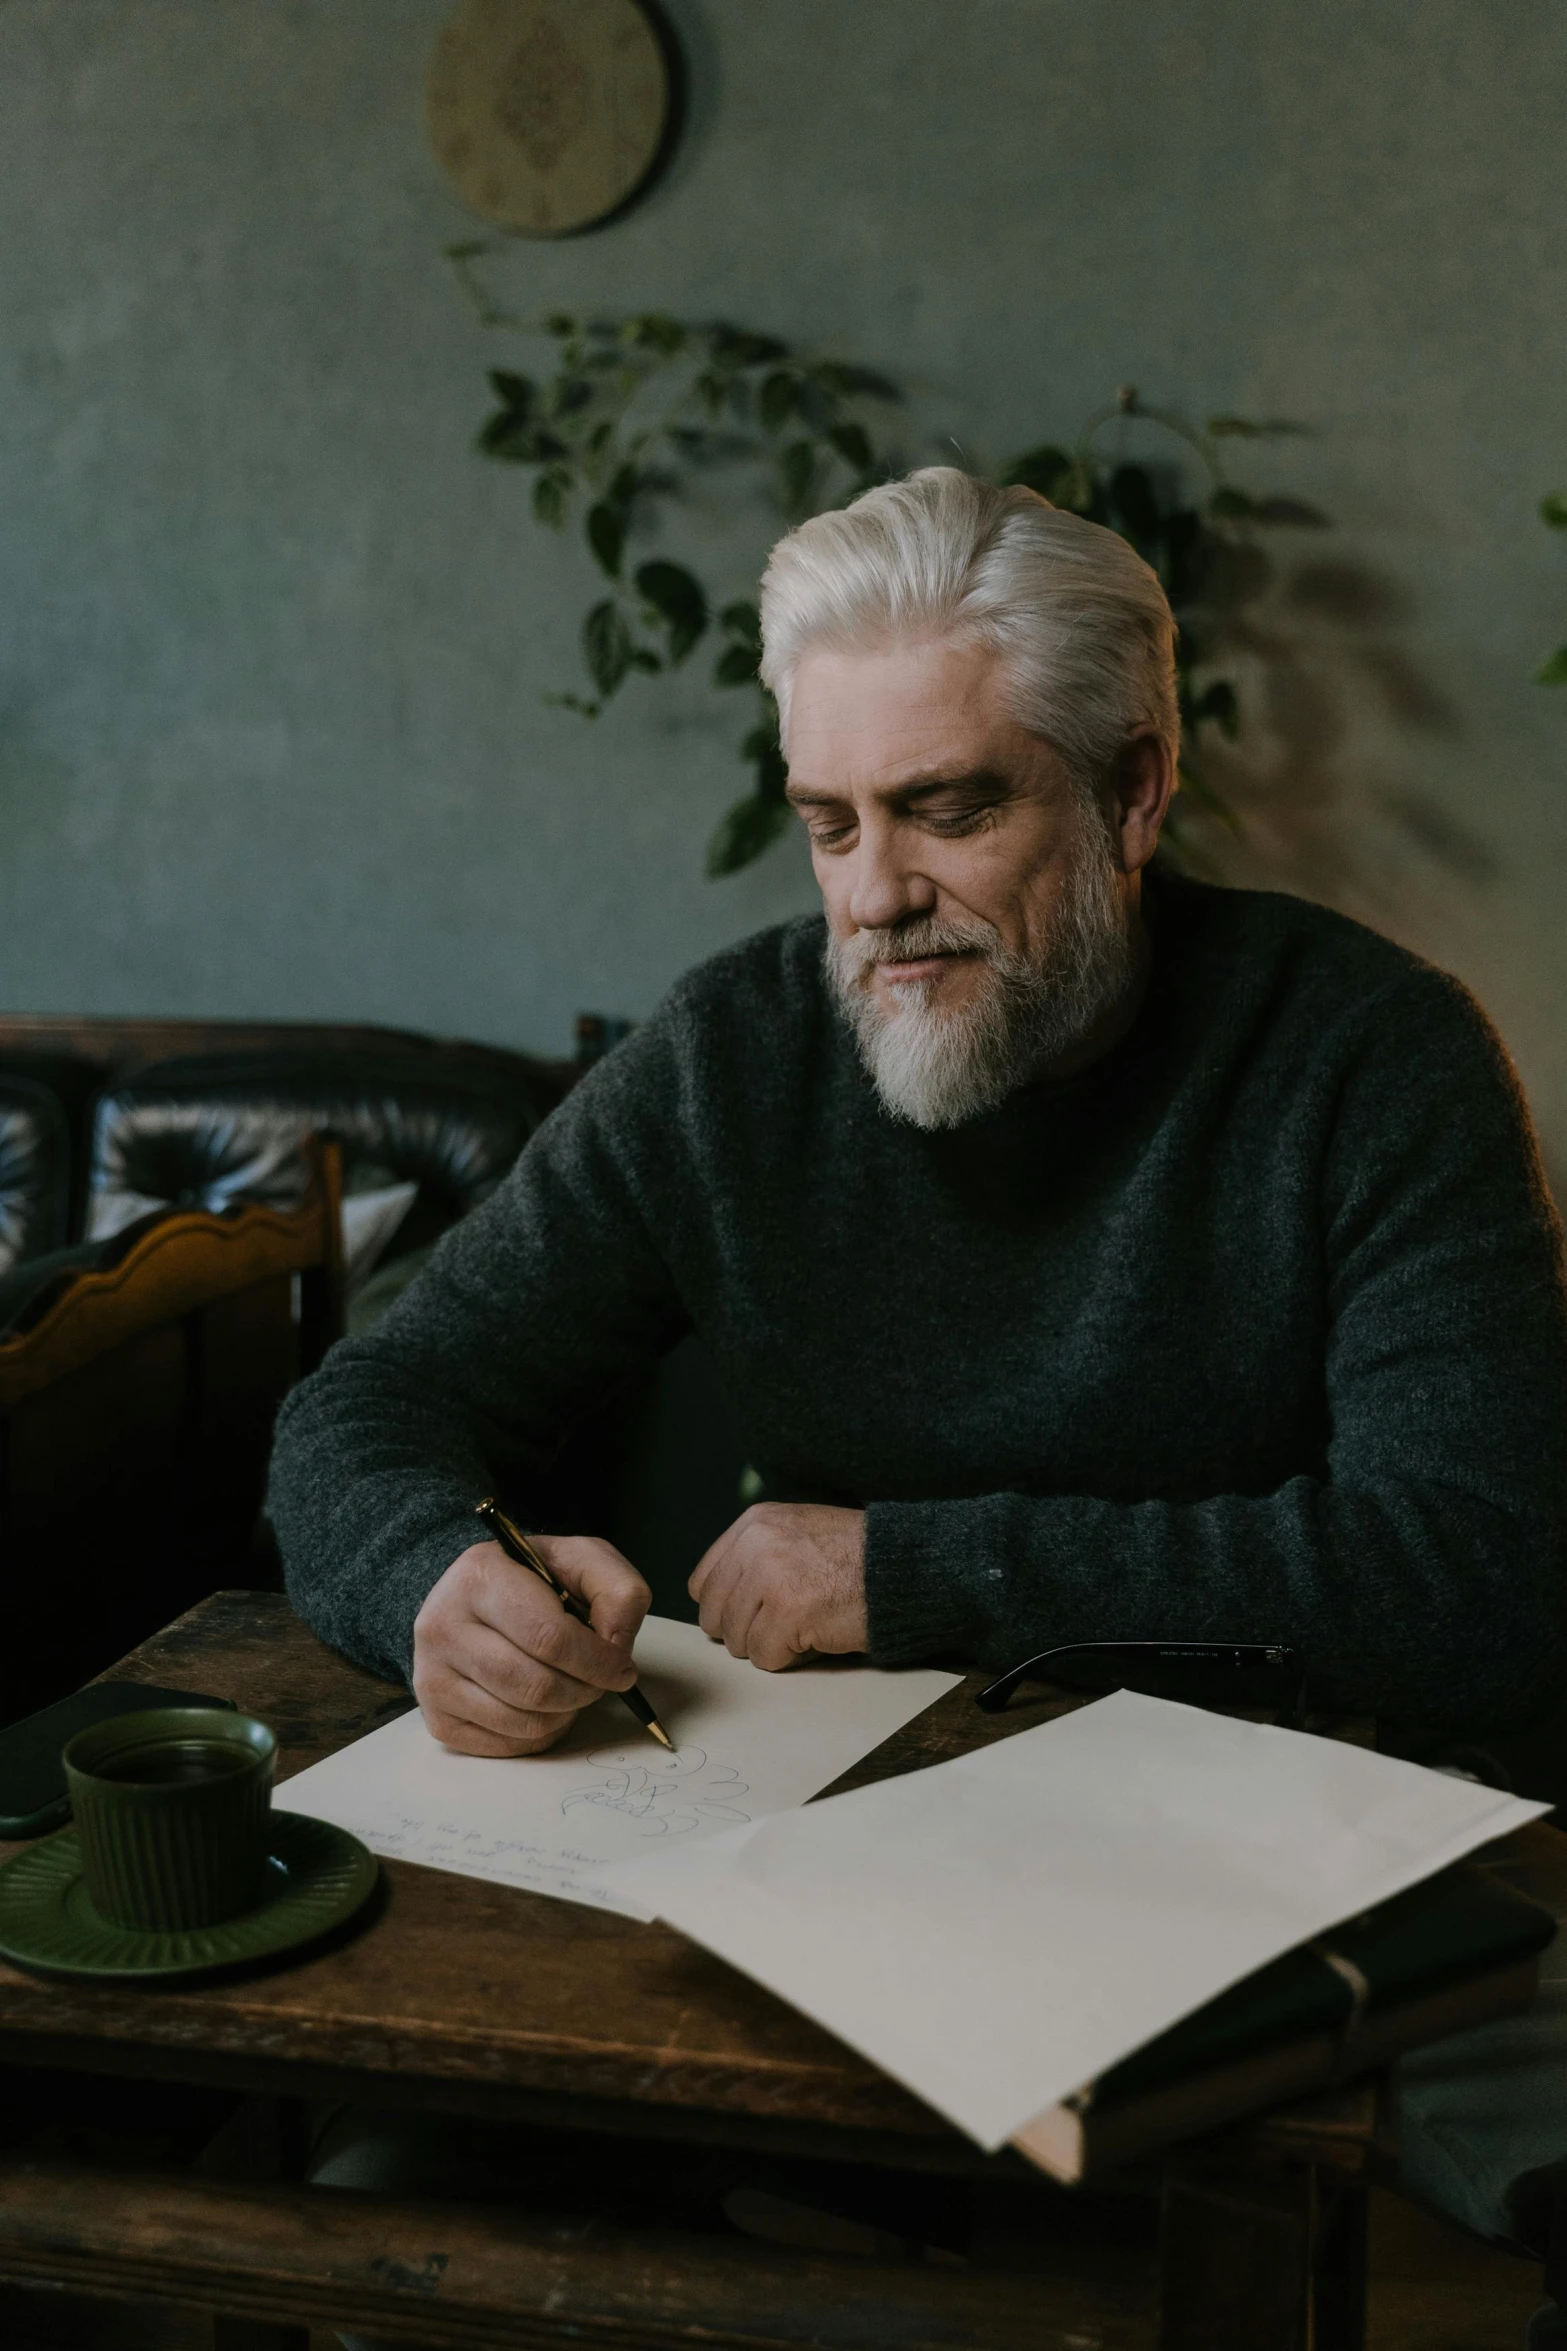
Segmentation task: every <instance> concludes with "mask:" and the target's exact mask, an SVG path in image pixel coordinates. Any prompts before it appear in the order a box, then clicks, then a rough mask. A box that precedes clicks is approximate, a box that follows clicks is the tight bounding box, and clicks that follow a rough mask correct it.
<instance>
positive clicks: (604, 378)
mask: <svg viewBox="0 0 1567 2351" xmlns="http://www.w3.org/2000/svg"><path fill="white" fill-rule="evenodd" d="M488 250H489V248H488V247H487V246H485V245H483V244H472V243H471V244H464V245H456V246H452V247H450V248H448V254H449V258H450V259H451V261H452V263H453V265H454V267H455V268H456V270H457V272H458V274H459V277H460V278H461V280H462V282H463V284H464V286H465V287H466V289H467V291H468V293H469V294H470V296H471V297H472V299H473V301H474V303H475V306H476V307H477V309H478V311H479V315H480V317H481V318H482V319H483V321H484V322H485V324H487V325H490V326H497V327H508V328H512V329H523V330H525V331H529V332H532V333H534V334H539V333H542V334H543V335H544V336H546V337H547V338H548V339H549V340H550V341H551V342H552V344H553V346H554V353H553V364H552V366H551V368H550V370H549V372H548V373H547V374H546V375H545V376H544V377H543V379H542V380H536V379H535V378H534V377H532V376H528V375H523V374H520V373H518V372H516V371H514V370H512V369H507V368H495V369H492V370H491V371H490V379H489V380H490V386H491V390H492V391H493V393H494V395H495V400H496V403H497V405H496V406H495V408H494V410H493V412H492V413H491V415H490V416H489V417H488V418H487V419H486V421H485V423H484V424H483V426H482V427H481V428H480V431H479V435H478V441H477V446H478V448H479V450H480V451H481V453H482V454H483V455H484V456H485V457H488V458H492V459H495V460H497V461H498V462H500V463H503V464H510V465H521V466H525V467H528V468H529V469H530V470H531V471H532V474H533V491H532V510H533V516H534V519H535V521H537V522H539V523H541V524H543V525H544V526H546V527H547V528H549V529H552V530H556V531H560V530H564V529H565V528H566V527H567V526H568V525H570V524H575V525H576V526H577V527H578V528H580V530H581V532H582V534H583V538H584V540H585V542H586V545H587V549H588V552H589V554H590V555H591V557H592V559H593V562H594V564H595V565H596V566H597V568H598V571H599V573H600V574H601V576H602V580H603V592H602V593H601V594H600V595H599V596H598V597H597V599H596V600H595V602H594V603H593V605H592V606H591V608H590V609H589V611H588V612H587V613H586V615H585V616H584V618H583V622H582V632H581V642H582V656H583V665H584V669H585V671H586V673H587V681H588V684H589V686H590V688H591V691H589V692H586V693H581V692H568V693H560V694H554V695H551V696H550V697H549V699H550V700H551V701H553V702H554V703H556V704H557V705H558V706H561V707H564V708H566V709H569V710H574V711H577V712H578V713H579V714H580V715H581V716H582V717H584V718H589V719H592V718H597V717H598V716H599V714H600V712H601V711H603V709H604V708H605V706H606V704H608V703H609V702H610V701H611V700H612V699H613V698H614V696H615V695H616V694H618V693H619V692H620V691H621V689H622V687H624V686H625V685H626V683H627V682H628V681H629V680H630V679H632V678H634V677H638V676H641V677H657V676H661V675H663V674H665V673H667V672H670V671H673V670H677V669H680V668H682V667H683V666H684V664H685V663H686V662H687V661H689V660H690V659H691V658H692V656H693V655H694V654H695V653H696V651H697V649H698V647H700V646H702V645H703V644H704V643H705V644H707V646H708V649H709V654H710V656H711V658H712V669H711V673H710V674H711V679H712V683H713V686H714V688H715V689H717V690H718V691H720V692H724V693H729V692H741V693H745V694H747V695H749V696H750V697H751V700H752V712H751V718H750V723H749V724H748V726H747V727H746V730H745V732H744V734H743V735H742V736H741V737H740V739H739V742H738V745H737V749H738V753H739V757H740V759H741V760H742V762H743V763H744V764H745V765H746V766H747V767H748V768H749V769H750V770H751V775H752V782H751V787H750V789H749V790H748V791H747V792H746V794H745V795H744V797H743V798H742V799H740V800H738V801H736V802H735V804H734V806H733V807H732V808H730V809H729V811H728V812H727V814H726V815H725V816H724V817H723V818H722V819H721V820H720V822H719V824H718V826H717V828H716V830H715V831H714V833H713V835H712V837H711V839H710V840H709V842H708V845H707V858H706V866H707V872H708V874H709V875H710V876H714V877H717V876H719V875H723V874H730V873H735V872H738V871H739V869H740V868H741V867H742V866H746V865H749V864H751V863H752V861H753V860H754V859H756V858H758V857H760V856H761V855H762V853H763V851H764V850H765V849H766V848H767V847H768V846H769V844H770V843H771V842H772V841H774V840H775V839H776V838H777V837H778V835H779V834H780V833H781V832H782V831H783V830H784V828H785V826H786V825H787V823H788V821H789V807H788V803H787V801H786V800H785V798H784V782H785V769H784V761H783V753H782V751H781V749H780V747H779V740H778V712H777V708H776V705H775V704H774V702H773V698H772V696H771V695H770V694H769V693H768V692H767V690H766V688H765V687H764V686H763V684H762V682H761V679H760V677H759V676H758V674H757V667H758V663H759V661H760V658H761V650H762V641H761V619H760V615H759V612H758V608H757V604H756V600H755V597H754V596H736V597H733V598H731V599H729V600H727V601H720V600H719V598H718V597H717V596H716V595H715V594H714V593H713V592H712V591H711V590H710V589H709V588H708V587H707V586H706V585H705V584H704V583H703V581H702V580H701V579H700V578H699V577H698V576H697V574H696V573H695V572H694V571H693V570H692V569H691V568H690V566H689V565H687V564H683V563H676V562H673V561H671V560H670V559H668V558H667V557H662V556H654V557H650V558H648V559H647V560H646V561H643V562H641V563H635V562H633V560H632V558H631V548H632V543H633V540H638V541H640V540H643V539H645V538H646V537H647V536H649V535H651V532H652V530H653V528H654V526H655V525H656V524H657V523H658V521H659V520H660V519H661V518H662V515H663V510H664V508H665V506H666V504H667V502H668V501H670V500H671V499H673V498H675V497H676V496H677V495H678V494H679V493H680V491H681V490H682V489H683V488H684V487H685V485H686V484H687V483H688V482H689V481H690V480H691V479H692V478H693V477H695V476H696V475H697V474H699V473H708V472H711V471H712V470H713V469H715V468H717V467H723V466H731V467H739V468H742V469H747V470H749V471H750V472H751V473H752V474H755V473H756V472H758V471H760V472H761V473H762V474H763V475H764V476H765V478H766V480H767V482H768V484H769V487H770V489H771V492H772V498H773V503H774V505H775V506H776V509H777V511H778V514H779V515H780V517H781V518H782V520H783V521H784V522H785V523H787V524H792V523H796V522H801V521H803V520H804V519H805V518H806V517H807V516H808V515H812V514H819V513H822V512H824V511H825V510H827V509H828V508H830V507H837V506H843V505H846V504H847V503H848V501H849V500H850V499H851V498H854V497H857V496H858V495H859V493H860V492H861V491H862V490H865V489H869V488H870V487H871V486H872V485H873V484H875V483H877V482H880V481H885V480H888V479H890V478H891V477H892V476H894V475H896V474H898V473H900V472H902V471H903V470H905V466H906V462H907V461H906V459H905V458H904V456H903V455H902V453H901V451H900V450H899V448H898V446H897V443H896V441H895V440H894V439H893V438H892V435H891V428H892V426H893V425H894V424H895V423H896V421H897V412H898V411H899V410H900V409H901V408H902V407H903V393H902V390H901V388H900V387H899V385H898V384H897V383H895V382H894V381H893V380H892V379H891V378H890V377H888V376H885V375H883V374H881V373H880V372H879V371H877V370H875V369H872V368H868V367H862V366H858V365H855V364H851V363H849V362H846V361H844V360H842V359H837V358H830V357H822V356H819V355H816V354H812V353H807V352H802V351H800V350H798V349H796V348H795V347H794V346H792V345H790V344H788V343H786V342H784V341H783V340H782V339H781V338H780V337H778V336H775V335H766V334H760V333H757V332H755V331H753V330H751V329H748V328H743V327H736V326H732V325H728V324H725V323H717V324H708V325H696V324H692V323H690V322H688V321H684V320H680V319H674V318H670V317H667V316H665V315H664V314H663V313H661V312H657V311H646V312H640V313H637V314H635V315H633V316H630V317H625V318H605V319H597V318H582V317H578V316H576V315H572V314H566V313H559V314H555V315H553V316H550V317H547V318H544V319H542V320H527V319H523V318H520V317H517V316H515V315H514V314H512V313H510V312H507V311H504V310H502V309H500V308H499V307H498V306H497V305H496V304H495V303H494V302H493V301H492V300H491V298H490V296H489V294H488V292H487V290H486V288H485V286H484V284H483V282H482V280H481V279H480V277H479V276H478V273H477V270H476V268H475V264H476V263H477V261H478V260H479V259H480V258H481V257H482V256H483V255H484V254H485V253H486V252H487V251H488ZM1127 417H1135V418H1139V419H1141V420H1143V421H1144V422H1145V423H1148V424H1152V425H1155V426H1158V427H1160V428H1162V429H1163V431H1164V432H1166V433H1167V434H1169V435H1171V436H1173V437H1174V439H1175V440H1176V441H1177V442H1178V443H1180V444H1181V445H1182V448H1183V451H1184V452H1185V454H1186V456H1187V457H1188V458H1195V459H1196V461H1197V464H1198V466H1199V469H1200V473H1201V488H1200V491H1199V492H1198V494H1197V495H1196V496H1195V497H1191V496H1189V495H1188V494H1187V492H1186V491H1185V489H1184V487H1183V480H1184V476H1183V473H1182V471H1181V469H1180V468H1175V469H1171V470H1168V471H1167V470H1165V469H1161V468H1156V467H1152V466H1147V465H1140V464H1132V463H1127V462H1115V461H1112V459H1110V458H1109V457H1107V456H1106V455H1105V454H1104V451H1103V447H1102V443H1101V439H1100V436H1101V435H1102V433H1103V430H1104V428H1105V427H1106V426H1107V425H1108V424H1110V423H1111V422H1112V421H1113V420H1114V419H1116V418H1127ZM1295 429H1297V428H1295V427H1292V426H1289V425H1285V424H1276V423H1275V424H1269V423H1256V422H1252V421H1250V420H1248V419H1246V418H1243V417H1236V416H1218V417H1214V418H1212V419H1210V420H1209V423H1208V426H1207V428H1206V430H1205V431H1198V430H1197V429H1195V428H1194V427H1193V426H1191V425H1190V424H1189V423H1187V422H1186V420H1185V419H1184V418H1182V417H1180V416H1178V415H1175V414H1173V413H1171V412H1169V411H1166V410H1162V409H1154V408H1147V407H1144V406H1143V405H1142V403H1141V402H1140V401H1139V399H1138V396H1137V394H1136V392H1135V391H1133V390H1131V389H1129V388H1128V389H1125V390H1123V391H1122V392H1120V393H1119V394H1118V395H1117V397H1116V399H1115V401H1114V402H1113V403H1111V404H1110V405H1109V406H1107V407H1106V408H1104V409H1102V410H1100V411H1099V412H1097V413H1096V414H1095V415H1094V416H1092V417H1090V418H1089V420H1088V423H1087V425H1086V426H1085V427H1084V429H1083V431H1082V432H1081V433H1080V434H1079V436H1078V438H1077V440H1076V442H1075V443H1074V444H1073V445H1072V446H1071V447H1070V448H1062V447H1058V446H1056V445H1055V444H1054V443H1046V444H1045V445H1043V446H1041V447H1039V448H1036V449H1032V450H1030V451H1028V452H1027V454H1026V455H1024V456H1022V457H1018V458H1015V459H1013V460H1012V461H1011V463H1010V464H1008V465H1005V466H1003V467H1001V468H1000V469H999V470H998V471H997V473H996V475H995V478H996V479H997V480H998V481H1001V482H1022V483H1024V484H1026V485H1027V486H1028V487H1029V488H1031V489H1036V490H1038V491H1040V492H1041V493H1042V495H1043V496H1045V497H1047V498H1049V499H1050V500H1051V501H1052V503H1053V504H1055V505H1057V506H1065V507H1070V508H1071V509H1072V510H1073V511H1074V512H1075V513H1079V514H1083V515H1086V516H1087V517H1088V518H1089V519H1090V520H1092V521H1094V522H1101V523H1105V524H1107V525H1108V527H1109V528H1110V529H1112V530H1115V531H1119V532H1120V534H1121V535H1122V537H1123V538H1125V539H1127V540H1129V541H1130V543H1131V544H1132V545H1133V546H1134V547H1135V548H1136V549H1137V551H1138V553H1139V554H1140V555H1141V556H1143V558H1144V559H1145V561H1146V562H1148V563H1149V564H1151V565H1152V566H1153V568H1154V570H1155V571H1156V572H1157V573H1158V575H1159V578H1160V580H1161V581H1162V583H1163V585H1164V588H1165V592H1166V594H1167V595H1168V596H1169V598H1170V602H1171V606H1172V608H1173V610H1174V612H1175V616H1176V619H1177V621H1178V622H1179V623H1180V630H1181V633H1180V640H1179V645H1178V651H1177V666H1178V670H1179V684H1180V704H1181V720H1182V727H1183V746H1182V756H1181V777H1182V781H1183V783H1184V785H1185V786H1186V788H1187V791H1188V793H1189V795H1190V800H1191V803H1192V804H1194V805H1196V806H1199V807H1201V808H1203V809H1205V810H1207V811H1208V813H1209V814H1210V815H1213V816H1215V817H1217V818H1218V819H1219V821H1220V822H1221V823H1223V824H1225V825H1227V826H1229V827H1230V828H1231V829H1232V830H1234V829H1238V828H1237V825H1236V819H1235V816H1234V813H1233V811H1232V810H1231V808H1230V807H1229V805H1228V803H1227V802H1226V801H1225V799H1224V797H1223V795H1222V794H1221V793H1220V792H1219V791H1218V790H1217V788H1216V787H1215V786H1214V785H1213V783H1212V782H1211V781H1210V780H1209V779H1208V777H1207V776H1206V775H1205V774H1204V771H1203V767H1202V762H1201V757H1200V751H1201V743H1202V739H1203V736H1204V733H1205V732H1206V731H1207V730H1208V729H1210V728H1217V729H1218V730H1219V732H1220V733H1221V734H1224V735H1227V736H1231V737H1233V736H1234V735H1235V734H1236V733H1238V731H1239V727H1240V701H1239V695H1238V692H1237V689H1236V686H1235V684H1234V681H1233V680H1232V679H1230V678H1227V677H1224V676H1221V675H1214V674H1212V671H1213V662H1212V652H1213V651H1214V650H1216V648H1217V632H1218V629H1219V628H1220V627H1221V626H1222V616H1223V614H1224V613H1225V611H1226V609H1228V608H1230V607H1233V606H1234V605H1235V604H1236V603H1237V602H1239V601H1243V600H1244V599H1245V596H1246V595H1247V594H1248V593H1252V592H1255V588H1256V586H1257V583H1258V578H1259V572H1260V571H1261V570H1262V569H1265V565H1264V564H1263V563H1262V559H1261V557H1260V553H1259V550H1258V547H1257V542H1256V534H1257V532H1258V531H1259V530H1265V529H1271V528H1276V527H1279V526H1293V527H1301V526H1306V527H1320V526H1321V525H1322V524H1323V522H1324V521H1325V518H1324V517H1323V516H1322V515H1321V514H1319V513H1318V512H1317V511H1316V509H1315V508H1314V507H1310V506H1307V505H1306V504H1304V503H1303V502H1302V501H1301V500H1299V499H1292V498H1283V497H1274V498H1261V499H1253V498H1250V497H1248V496H1247V495H1246V494H1245V493H1244V492H1243V491H1241V490H1239V489H1238V488H1236V487H1235V486H1234V485H1233V484H1232V483H1230V482H1229V481H1227V480H1226V478H1225V476H1224V472H1223V468H1222V465H1221V463H1220V458H1219V445H1220V444H1221V443H1222V442H1224V441H1226V440H1233V439H1246V440H1256V439H1259V438H1263V437H1266V436H1270V435H1276V434H1281V433H1287V432H1290V431H1293V430H1295ZM1187 829H1188V828H1187V825H1186V821H1185V817H1184V812H1183V811H1182V810H1181V808H1180V804H1179V803H1177V807H1176V813H1175V816H1174V820H1173V822H1172V826H1171V839H1172V842H1173V843H1174V844H1175V845H1176V847H1177V849H1179V847H1180V844H1181V836H1182V833H1183V832H1184V831H1186V830H1187Z"/></svg>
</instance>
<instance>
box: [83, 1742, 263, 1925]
mask: <svg viewBox="0 0 1567 2351" xmlns="http://www.w3.org/2000/svg"><path fill="white" fill-rule="evenodd" d="M276 1765H277V1736H276V1733H275V1732H273V1731H271V1730H269V1729H268V1727H267V1725H266V1724H265V1723H264V1722H261V1721H259V1720H258V1719H257V1717H256V1716H255V1715H253V1714H240V1713H238V1712H234V1713H229V1712H226V1711H225V1712H220V1711H218V1709H216V1708H215V1707H210V1706H155V1707H152V1708H150V1709H148V1708H143V1709H142V1710H141V1711H139V1712H137V1713H135V1714H116V1715H112V1716H111V1717H110V1719H109V1720H108V1721H107V1722H97V1723H94V1724H93V1725H92V1726H91V1727H90V1729H88V1730H84V1731H78V1732H77V1734H76V1736H75V1738H74V1739H73V1740H72V1741H71V1743H70V1745H69V1746H68V1747H67V1748H66V1750H65V1777H66V1781H67V1784H68V1785H69V1787H70V1791H71V1811H72V1814H73V1816H74V1818H75V1822H76V1844H77V1849H78V1851H79V1852H80V1854H81V1857H82V1881H83V1884H84V1886H85V1888H86V1892H87V1897H88V1900H89V1901H90V1902H91V1904H92V1906H93V1909H94V1910H95V1911H96V1912H97V1914H98V1917H99V1918H100V1919H103V1920H105V1921H106V1922H107V1923H108V1924H109V1925H111V1926H117V1927H134V1928H136V1929H137V1930H139V1931H142V1932H150V1933H156V1934H171V1933H173V1934H183V1933H185V1932H186V1931H187V1930H188V1929H190V1928H192V1927H209V1926H221V1925H223V1924H224V1923H225V1922H226V1921H227V1920H229V1919H231V1918H238V1917H239V1916H240V1915H241V1914H242V1913H243V1912H244V1911H247V1910H254V1909H255V1907H256V1905H257V1903H258V1902H259V1901H260V1900H261V1898H262V1891H263V1886H264V1881H265V1878H266V1872H267V1823H268V1815H269V1813H270V1812H271V1809H272V1774H273V1771H274V1769H275V1768H276Z"/></svg>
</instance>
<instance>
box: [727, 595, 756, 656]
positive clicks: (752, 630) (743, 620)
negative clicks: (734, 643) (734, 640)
mask: <svg viewBox="0 0 1567 2351" xmlns="http://www.w3.org/2000/svg"><path fill="white" fill-rule="evenodd" d="M718 617H719V619H720V621H721V622H722V623H723V625H724V627H725V628H726V629H727V630H728V631H729V634H730V635H731V636H732V637H738V638H739V639H740V641H741V643H742V644H744V645H749V646H750V647H751V650H752V651H753V652H754V653H755V654H756V656H757V659H758V660H760V659H761V653H762V612H761V607H760V605H757V604H747V603H744V602H743V601H742V602H740V603H737V604H726V605H725V606H724V609H723V611H722V612H721V613H720V614H719V616H718Z"/></svg>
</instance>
